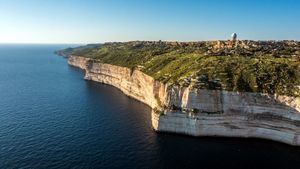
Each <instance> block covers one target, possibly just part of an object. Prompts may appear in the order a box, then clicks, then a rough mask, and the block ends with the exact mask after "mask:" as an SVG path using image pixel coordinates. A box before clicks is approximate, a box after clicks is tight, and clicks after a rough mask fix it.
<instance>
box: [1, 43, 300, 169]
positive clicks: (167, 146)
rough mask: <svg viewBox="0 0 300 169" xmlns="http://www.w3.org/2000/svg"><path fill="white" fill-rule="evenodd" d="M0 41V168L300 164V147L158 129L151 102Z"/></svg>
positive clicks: (43, 48) (34, 49)
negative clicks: (87, 78) (155, 124)
mask: <svg viewBox="0 0 300 169" xmlns="http://www.w3.org/2000/svg"><path fill="white" fill-rule="evenodd" d="M72 46H74V45H67V44H64V45H62V44H57V45H54V44H51V45H50V44H0V169H97V168H99V169H115V168H116V169H117V168H118V169H119V168H120V169H176V168H178V169H192V168H199V169H209V168H220V169H223V168H244V169H245V168H254V169H256V168H291V169H293V168H295V169H296V168H299V167H300V147H294V146H290V145H286V144H283V143H278V142H274V141H269V140H262V139H241V138H218V137H190V136H184V135H177V134H170V133H157V132H155V131H154V130H153V129H152V127H151V109H150V108H149V107H148V106H147V105H145V104H143V103H141V102H139V101H136V100H134V99H132V98H130V97H127V96H126V95H124V94H123V93H122V92H121V91H119V90H118V89H116V88H114V87H111V86H108V85H104V84H100V83H96V82H91V81H86V80H84V79H83V76H84V72H83V71H82V70H80V69H78V68H74V67H71V66H69V65H68V64H67V61H66V59H65V58H63V57H60V56H57V55H55V54H54V52H55V51H57V50H60V49H64V48H66V47H72Z"/></svg>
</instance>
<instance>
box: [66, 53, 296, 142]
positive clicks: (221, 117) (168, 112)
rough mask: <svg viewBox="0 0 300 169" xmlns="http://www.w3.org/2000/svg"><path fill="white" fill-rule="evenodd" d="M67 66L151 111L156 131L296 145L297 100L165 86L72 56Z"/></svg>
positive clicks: (137, 73) (134, 72)
mask: <svg viewBox="0 0 300 169" xmlns="http://www.w3.org/2000/svg"><path fill="white" fill-rule="evenodd" d="M68 63H69V65H72V66H75V67H79V68H81V69H83V70H84V71H85V77H84V78H85V79H86V80H92V81H96V82H100V83H104V84H108V85H112V86H114V87H116V88H118V89H120V90H121V91H122V92H123V93H124V94H126V95H128V96H130V97H132V98H134V99H136V100H139V101H141V102H143V103H145V104H147V105H148V106H150V107H151V108H152V115H151V116H152V126H153V129H154V130H156V131H161V132H171V133H180V134H186V135H192V136H222V137H253V138H264V139H270V140H274V141H279V142H283V143H287V144H290V145H297V146H300V136H299V135H300V134H299V133H300V99H299V98H292V97H287V96H271V95H267V94H260V93H239V92H229V91H219V90H199V89H192V88H189V87H178V86H168V85H167V84H163V83H161V82H159V81H156V80H154V79H153V78H152V77H150V76H148V75H146V74H144V73H143V72H141V71H139V70H131V69H129V68H125V67H120V66H115V65H110V64H103V63H100V62H98V61H96V60H91V59H88V58H84V57H79V56H70V57H69V58H68Z"/></svg>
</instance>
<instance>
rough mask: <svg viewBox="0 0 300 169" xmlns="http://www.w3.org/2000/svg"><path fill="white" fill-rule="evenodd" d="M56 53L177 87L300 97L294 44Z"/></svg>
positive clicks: (113, 47) (141, 45)
mask: <svg viewBox="0 0 300 169" xmlns="http://www.w3.org/2000/svg"><path fill="white" fill-rule="evenodd" d="M58 53H59V54H61V55H64V54H65V55H76V56H83V57H88V58H91V59H96V60H99V61H101V62H103V63H109V64H113V65H118V66H123V67H129V68H131V69H139V70H141V71H142V72H144V73H146V74H148V75H150V76H152V77H154V78H155V79H156V80H159V81H161V82H164V83H170V84H174V85H180V86H190V87H193V88H205V89H223V90H228V91H241V92H260V93H269V94H280V95H289V96H296V97H298V96H300V91H299V90H300V89H299V86H300V43H299V42H296V41H237V42H232V41H206V42H204V41H203V42H161V41H157V42H150V41H133V42H125V43H117V42H116V43H105V44H103V45H94V46H93V47H80V48H68V49H66V50H62V51H59V52H58Z"/></svg>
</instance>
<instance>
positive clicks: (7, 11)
mask: <svg viewBox="0 0 300 169" xmlns="http://www.w3.org/2000/svg"><path fill="white" fill-rule="evenodd" d="M233 32H236V33H237V34H238V38H239V39H251V40H284V39H289V40H300V1H299V0H0V43H76V44H78V43H84V44H86V43H103V42H111V41H132V40H168V41H200V40H224V39H229V38H230V35H231V34H232V33H233Z"/></svg>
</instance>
